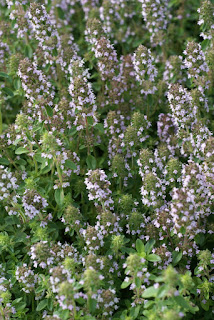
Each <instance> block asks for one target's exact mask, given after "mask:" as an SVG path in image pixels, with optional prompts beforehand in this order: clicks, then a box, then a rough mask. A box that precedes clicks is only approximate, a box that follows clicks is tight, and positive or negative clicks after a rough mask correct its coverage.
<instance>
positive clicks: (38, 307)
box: [36, 299, 48, 311]
mask: <svg viewBox="0 0 214 320" xmlns="http://www.w3.org/2000/svg"><path fill="white" fill-rule="evenodd" d="M47 303H48V299H45V300H42V301H40V302H39V304H38V305H37V307H36V311H41V310H43V309H45V307H46V306H47Z"/></svg>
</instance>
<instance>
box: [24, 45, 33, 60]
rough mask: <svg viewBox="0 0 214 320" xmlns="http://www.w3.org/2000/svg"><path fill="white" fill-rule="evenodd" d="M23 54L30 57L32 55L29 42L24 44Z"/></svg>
mask: <svg viewBox="0 0 214 320" xmlns="http://www.w3.org/2000/svg"><path fill="white" fill-rule="evenodd" d="M25 55H26V57H28V58H30V59H31V58H32V56H33V49H32V48H31V46H30V45H29V44H28V45H26V46H25Z"/></svg>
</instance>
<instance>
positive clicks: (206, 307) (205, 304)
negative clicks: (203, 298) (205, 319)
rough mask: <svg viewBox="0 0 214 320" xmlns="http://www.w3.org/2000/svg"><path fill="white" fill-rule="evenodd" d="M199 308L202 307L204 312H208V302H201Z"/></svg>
mask: <svg viewBox="0 0 214 320" xmlns="http://www.w3.org/2000/svg"><path fill="white" fill-rule="evenodd" d="M201 307H202V309H204V310H205V311H208V310H209V307H210V303H209V301H207V302H206V303H203V302H201Z"/></svg>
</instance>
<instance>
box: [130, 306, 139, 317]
mask: <svg viewBox="0 0 214 320" xmlns="http://www.w3.org/2000/svg"><path fill="white" fill-rule="evenodd" d="M140 307H141V306H137V307H134V308H131V310H130V316H131V317H132V318H131V319H136V318H137V317H138V315H139V312H140Z"/></svg>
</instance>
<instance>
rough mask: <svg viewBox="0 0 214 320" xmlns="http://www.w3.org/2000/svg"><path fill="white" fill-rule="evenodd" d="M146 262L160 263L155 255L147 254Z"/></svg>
mask: <svg viewBox="0 0 214 320" xmlns="http://www.w3.org/2000/svg"><path fill="white" fill-rule="evenodd" d="M146 260H148V261H151V262H157V261H161V258H160V257H159V256H158V255H157V254H149V255H148V256H147V257H146Z"/></svg>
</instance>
